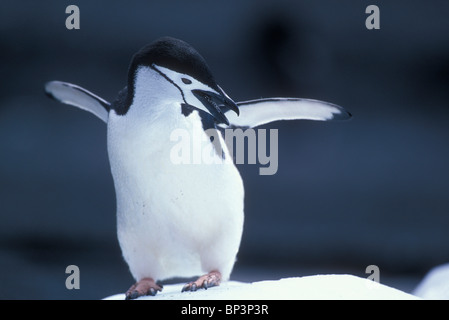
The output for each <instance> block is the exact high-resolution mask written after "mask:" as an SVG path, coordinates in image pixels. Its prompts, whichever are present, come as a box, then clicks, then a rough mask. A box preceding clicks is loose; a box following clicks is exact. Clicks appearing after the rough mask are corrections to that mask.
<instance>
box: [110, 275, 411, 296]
mask: <svg viewBox="0 0 449 320" xmlns="http://www.w3.org/2000/svg"><path fill="white" fill-rule="evenodd" d="M183 286H184V284H173V285H165V286H164V288H163V290H162V292H159V293H158V294H157V295H156V296H154V297H151V296H147V297H141V298H139V299H141V300H307V299H313V300H409V299H419V298H418V297H416V296H414V295H411V294H408V293H405V292H403V291H400V290H397V289H394V288H391V287H388V286H386V285H383V284H381V283H377V282H374V281H372V280H369V279H366V278H360V277H356V276H353V275H345V274H341V275H333V274H331V275H315V276H306V277H298V278H284V279H280V280H273V281H259V282H253V283H244V282H237V281H228V282H225V283H222V284H221V285H220V286H218V287H213V288H209V289H207V290H204V289H199V290H197V291H196V292H182V293H181V289H182V287H183ZM124 298H125V295H124V294H116V295H113V296H110V297H107V298H105V299H106V300H122V299H124Z"/></svg>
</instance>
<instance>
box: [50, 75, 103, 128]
mask: <svg viewBox="0 0 449 320" xmlns="http://www.w3.org/2000/svg"><path fill="white" fill-rule="evenodd" d="M45 93H46V94H47V95H48V96H49V97H50V98H53V99H55V100H56V101H59V102H62V103H65V104H69V105H72V106H75V107H78V108H80V109H83V110H86V111H89V112H91V113H93V114H94V115H96V116H97V117H98V118H100V119H101V120H103V121H104V122H106V123H107V122H108V114H109V110H110V109H111V104H110V103H109V102H107V101H106V100H104V99H102V98H100V97H99V96H97V95H95V94H93V93H92V92H89V91H88V90H86V89H84V88H81V87H80V86H77V85H75V84H71V83H67V82H61V81H50V82H47V83H46V84H45Z"/></svg>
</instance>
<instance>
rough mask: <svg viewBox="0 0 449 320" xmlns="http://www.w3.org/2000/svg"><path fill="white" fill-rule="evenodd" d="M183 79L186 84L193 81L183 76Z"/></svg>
mask: <svg viewBox="0 0 449 320" xmlns="http://www.w3.org/2000/svg"><path fill="white" fill-rule="evenodd" d="M181 80H182V82H184V83H185V84H191V83H192V81H190V80H189V79H187V78H182V79H181Z"/></svg>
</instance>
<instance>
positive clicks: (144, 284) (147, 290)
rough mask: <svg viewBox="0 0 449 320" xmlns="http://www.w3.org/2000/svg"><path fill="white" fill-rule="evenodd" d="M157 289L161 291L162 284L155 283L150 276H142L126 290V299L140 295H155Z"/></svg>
mask: <svg viewBox="0 0 449 320" xmlns="http://www.w3.org/2000/svg"><path fill="white" fill-rule="evenodd" d="M158 291H162V286H160V285H158V284H156V282H154V280H153V279H152V278H143V279H142V280H139V281H138V282H136V283H135V284H133V285H132V286H131V288H129V289H128V291H126V300H132V299H136V298H138V297H142V296H155V295H156V293H157V292H158Z"/></svg>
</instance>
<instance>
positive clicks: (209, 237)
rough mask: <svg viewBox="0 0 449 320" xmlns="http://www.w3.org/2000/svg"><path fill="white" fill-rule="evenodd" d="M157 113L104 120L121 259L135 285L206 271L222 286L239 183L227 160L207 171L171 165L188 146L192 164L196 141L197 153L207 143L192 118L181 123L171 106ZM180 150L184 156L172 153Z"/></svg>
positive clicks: (238, 218) (236, 237)
mask: <svg viewBox="0 0 449 320" xmlns="http://www.w3.org/2000/svg"><path fill="white" fill-rule="evenodd" d="M176 108H177V109H176ZM157 110H159V111H158V112H155V113H154V114H152V117H151V118H149V117H146V114H142V113H139V112H135V113H133V112H132V108H131V109H130V111H129V112H128V114H127V115H125V116H117V115H116V114H115V112H114V111H112V112H111V114H110V116H109V121H108V152H109V158H110V165H111V171H112V175H113V178H114V185H115V189H116V197H117V229H118V238H119V242H120V246H121V248H122V252H123V256H124V258H125V260H126V261H127V262H128V264H129V267H130V271H131V273H132V274H133V276H134V277H135V278H136V279H137V280H139V279H141V278H144V277H151V278H153V279H155V280H158V279H159V280H162V279H167V278H171V277H191V276H196V275H200V274H202V273H207V272H210V271H212V270H218V271H220V272H222V274H223V275H224V278H227V277H229V274H230V272H231V269H232V266H233V264H234V261H235V256H236V254H237V251H238V247H239V245H240V239H241V234H242V228H243V193H244V191H243V184H242V180H241V177H240V175H239V173H238V171H237V169H236V167H235V166H234V165H233V164H232V161H231V159H229V155H227V154H225V157H226V158H227V159H225V161H224V163H223V162H222V161H221V155H219V154H218V153H216V154H215V156H216V157H219V158H220V159H218V158H217V160H220V161H212V162H210V161H208V163H205V162H204V161H200V163H197V162H196V163H194V162H193V161H192V162H190V163H185V162H183V163H180V162H179V161H177V160H176V159H174V158H173V156H174V155H175V156H181V157H182V156H186V155H185V154H184V155H179V154H177V153H178V151H180V152H188V143H189V144H190V145H191V146H192V149H190V151H191V153H190V155H189V156H190V159H192V160H193V157H194V154H193V153H194V152H197V151H198V150H195V147H194V144H195V145H196V148H198V146H199V142H198V141H197V139H198V138H200V139H201V140H202V144H201V145H202V146H203V148H201V149H202V150H211V149H210V148H209V149H207V144H210V142H208V141H207V140H208V139H209V138H208V137H207V136H206V135H205V133H204V131H202V123H201V121H200V118H199V116H198V114H197V113H196V112H192V114H190V115H189V116H188V117H185V116H184V115H182V114H181V112H179V113H178V112H174V110H180V109H179V106H173V105H167V106H164V108H158V109H157ZM146 119H147V120H146ZM173 132H184V133H185V134H188V135H189V136H188V138H189V141H181V140H179V139H180V138H183V137H184V138H187V136H179V135H178V139H173V137H174V135H173ZM201 135H204V136H201ZM175 136H176V135H175ZM180 143H181V144H182V143H184V145H183V146H184V148H182V149H174V148H179V146H180ZM209 147H210V146H209ZM225 153H226V150H225ZM208 155H209V156H211V155H210V153H208ZM212 156H213V153H212ZM178 160H179V158H178Z"/></svg>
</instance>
